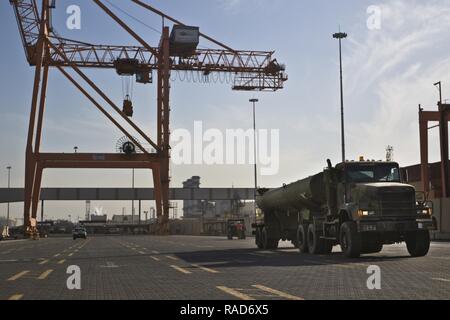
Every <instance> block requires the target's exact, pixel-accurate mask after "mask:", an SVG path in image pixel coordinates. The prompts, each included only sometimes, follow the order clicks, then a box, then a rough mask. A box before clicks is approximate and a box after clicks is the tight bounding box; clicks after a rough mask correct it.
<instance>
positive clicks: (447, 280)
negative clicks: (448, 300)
mask: <svg viewBox="0 0 450 320" xmlns="http://www.w3.org/2000/svg"><path fill="white" fill-rule="evenodd" d="M431 279H432V280H435V281H443V282H450V279H443V278H431Z"/></svg>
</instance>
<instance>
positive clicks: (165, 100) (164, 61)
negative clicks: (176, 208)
mask: <svg viewBox="0 0 450 320" xmlns="http://www.w3.org/2000/svg"><path fill="white" fill-rule="evenodd" d="M169 50H170V48H169V28H168V27H165V28H164V29H163V34H162V36H161V42H160V59H159V64H160V66H159V68H158V144H159V147H160V149H161V151H160V153H161V164H160V179H161V180H160V181H161V197H162V199H161V200H162V202H161V203H162V216H161V219H160V228H159V232H160V233H161V234H167V233H168V231H169V230H168V229H169V228H168V227H169V226H168V224H169V207H170V202H169V185H170V176H169V162H170V128H169V121H170V106H169V101H170V100H169V97H170V52H169ZM155 189H156V186H155Z"/></svg>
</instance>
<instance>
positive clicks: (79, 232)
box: [72, 227, 87, 240]
mask: <svg viewBox="0 0 450 320" xmlns="http://www.w3.org/2000/svg"><path fill="white" fill-rule="evenodd" d="M72 235H73V240H76V239H78V238H82V239H87V231H86V229H85V228H79V227H78V228H75V229H73V231H72Z"/></svg>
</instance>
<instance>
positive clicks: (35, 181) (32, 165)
mask: <svg viewBox="0 0 450 320" xmlns="http://www.w3.org/2000/svg"><path fill="white" fill-rule="evenodd" d="M48 10H49V8H48V0H43V2H42V17H41V29H40V35H39V40H38V42H37V45H36V51H35V57H34V59H35V61H36V67H35V75H34V86H33V95H32V99H31V111H30V120H29V126H28V138H27V146H26V154H25V203H24V227H25V235H26V236H28V237H33V238H34V237H38V232H37V227H36V217H37V209H38V204H39V194H40V188H41V180H42V168H41V167H39V166H38V155H39V148H40V143H41V132H42V121H43V114H44V108H45V98H46V91H47V81H48V72H49V66H48V65H45V66H44V65H43V62H44V54H45V53H46V52H48V51H47V50H48V47H47V45H46V37H47V32H48V28H47V27H48V25H47V22H48V19H47V17H48ZM42 69H43V70H42ZM41 78H42V79H41ZM41 81H42V83H41ZM39 97H40V100H39V104H38V99H39ZM36 115H37V123H36ZM34 139H35V141H34V146H33V140H34Z"/></svg>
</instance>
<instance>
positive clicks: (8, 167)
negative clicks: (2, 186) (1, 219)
mask: <svg viewBox="0 0 450 320" xmlns="http://www.w3.org/2000/svg"><path fill="white" fill-rule="evenodd" d="M6 169H7V170H8V190H9V189H10V188H11V169H12V167H11V166H7V167H6ZM6 226H7V227H9V202H8V204H7V208H6Z"/></svg>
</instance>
